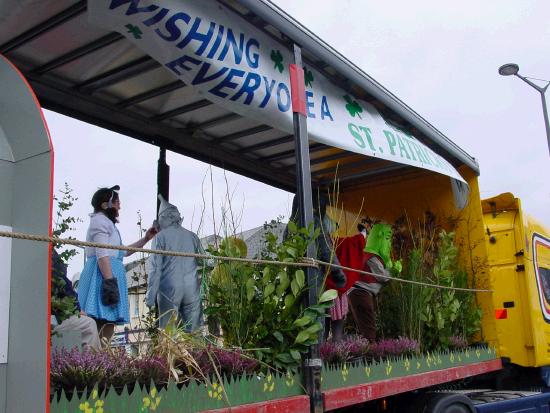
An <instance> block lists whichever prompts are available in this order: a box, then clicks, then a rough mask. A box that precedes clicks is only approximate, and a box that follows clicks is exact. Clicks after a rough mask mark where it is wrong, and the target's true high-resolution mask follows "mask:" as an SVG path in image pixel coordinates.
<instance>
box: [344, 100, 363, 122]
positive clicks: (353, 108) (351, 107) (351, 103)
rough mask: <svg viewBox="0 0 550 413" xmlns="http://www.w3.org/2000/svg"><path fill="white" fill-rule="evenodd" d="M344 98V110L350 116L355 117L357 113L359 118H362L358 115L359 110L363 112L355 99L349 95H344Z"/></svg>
mask: <svg viewBox="0 0 550 413" xmlns="http://www.w3.org/2000/svg"><path fill="white" fill-rule="evenodd" d="M344 99H345V100H346V102H348V103H347V105H346V110H347V111H348V112H349V114H350V116H353V117H355V115H357V116H358V117H359V119H363V118H362V117H361V115H360V113H361V112H363V108H362V107H361V106H360V105H359V103H357V101H356V100H353V99H352V98H351V97H350V96H349V95H346V96H344Z"/></svg>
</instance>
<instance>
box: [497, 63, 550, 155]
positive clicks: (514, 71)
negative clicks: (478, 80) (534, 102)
mask: <svg viewBox="0 0 550 413" xmlns="http://www.w3.org/2000/svg"><path fill="white" fill-rule="evenodd" d="M518 72H519V66H518V65H517V64H515V63H507V64H505V65H502V66H500V67H499V68H498V73H499V74H500V75H502V76H517V77H519V78H520V79H521V80H523V81H524V82H525V83H527V84H528V85H529V86H531V87H533V88H534V89H536V90H537V91H538V92H539V93H540V97H541V99H542V113H543V115H544V124H545V125H546V140H547V141H548V152H549V153H550V121H549V120H548V109H547V108H546V99H545V98H544V93H545V92H546V89H548V86H550V81H546V82H547V83H546V86H544V87H540V86H539V85H536V84H534V83H533V82H531V81H530V80H529V79H527V78H526V77H523V76H522V75H520V74H519V73H518Z"/></svg>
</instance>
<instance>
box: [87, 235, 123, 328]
mask: <svg viewBox="0 0 550 413" xmlns="http://www.w3.org/2000/svg"><path fill="white" fill-rule="evenodd" d="M113 227H114V225H113ZM114 230H115V231H116V234H117V235H118V239H119V240H120V235H119V234H118V229H116V227H115V228H114ZM118 245H121V243H120V242H118ZM111 251H116V250H111ZM117 252H118V254H117V255H116V256H110V257H109V259H110V260H111V269H112V273H113V277H115V278H116V279H117V281H118V290H119V293H120V301H119V302H118V304H116V305H113V306H106V305H103V303H102V302H101V285H102V282H103V276H102V275H101V271H100V270H99V265H98V262H97V260H98V259H97V256H95V255H92V256H89V257H87V259H86V264H85V265H84V269H83V270H82V273H81V274H80V281H79V282H78V302H79V304H80V308H81V309H82V311H84V312H85V313H86V314H87V315H88V316H90V317H93V318H95V319H98V320H104V321H110V322H112V323H114V324H118V325H122V324H127V323H129V322H130V310H129V305H128V286H127V283H126V270H125V268H124V264H123V263H122V259H123V258H124V256H125V255H126V253H125V251H117Z"/></svg>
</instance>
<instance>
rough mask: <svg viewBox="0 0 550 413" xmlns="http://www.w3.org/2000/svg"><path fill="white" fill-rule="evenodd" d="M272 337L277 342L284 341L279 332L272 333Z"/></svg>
mask: <svg viewBox="0 0 550 413" xmlns="http://www.w3.org/2000/svg"><path fill="white" fill-rule="evenodd" d="M273 336H274V337H275V338H276V339H277V340H279V341H280V342H281V343H282V342H283V341H284V338H283V335H282V334H281V332H280V331H275V332H274V333H273Z"/></svg>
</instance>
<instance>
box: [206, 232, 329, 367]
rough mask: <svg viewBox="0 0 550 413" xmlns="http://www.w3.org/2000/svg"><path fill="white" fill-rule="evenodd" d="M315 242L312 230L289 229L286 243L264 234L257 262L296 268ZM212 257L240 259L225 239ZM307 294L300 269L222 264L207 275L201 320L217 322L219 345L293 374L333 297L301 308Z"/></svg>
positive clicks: (230, 240) (315, 338)
mask: <svg viewBox="0 0 550 413" xmlns="http://www.w3.org/2000/svg"><path fill="white" fill-rule="evenodd" d="M317 236H318V232H316V231H314V230H313V228H312V227H311V228H309V229H305V228H298V227H297V226H296V225H295V224H294V223H292V222H290V223H289V225H288V237H287V238H286V239H285V240H284V241H283V242H278V239H277V237H276V236H275V235H274V234H273V233H271V232H268V233H266V245H265V251H263V253H262V254H261V256H262V258H264V259H268V260H277V261H282V262H289V263H292V262H298V261H300V259H301V258H302V257H304V256H305V254H306V250H307V246H308V244H309V243H310V242H313V241H314V239H315V238H316V237H317ZM210 252H211V253H212V254H213V255H218V256H230V257H242V256H243V250H242V248H239V242H238V241H236V240H235V238H226V239H225V240H224V241H223V242H222V243H221V245H220V247H219V248H218V249H212V248H211V249H210ZM306 292H307V281H306V274H305V272H304V269H302V268H300V267H295V266H288V267H287V266H281V265H274V264H262V265H258V264H251V263H241V262H221V263H219V264H218V265H217V266H216V267H215V268H214V270H213V271H212V272H211V273H210V275H209V289H208V296H207V301H208V306H207V307H206V310H205V311H206V314H207V315H208V316H209V317H212V318H214V319H216V320H218V322H219V324H220V327H221V329H222V332H223V339H224V344H225V345H226V346H236V347H240V348H243V349H254V351H255V353H256V357H257V358H258V359H259V360H260V361H262V362H265V363H267V364H270V365H272V366H274V367H276V368H282V369H289V370H293V369H295V368H297V367H298V365H299V363H300V360H301V355H302V354H304V353H305V352H306V351H307V348H308V346H309V345H310V344H314V343H316V342H317V341H318V338H319V334H320V332H321V330H322V325H321V323H320V322H319V317H322V316H324V315H325V312H326V309H327V308H328V307H330V306H331V305H332V300H333V299H334V298H335V296H336V291H333V290H328V291H325V292H324V293H323V294H322V295H321V296H320V297H319V300H318V303H317V304H316V305H313V306H311V307H308V308H304V307H303V306H302V300H303V296H304V294H305V293H306Z"/></svg>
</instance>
